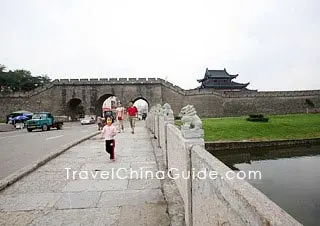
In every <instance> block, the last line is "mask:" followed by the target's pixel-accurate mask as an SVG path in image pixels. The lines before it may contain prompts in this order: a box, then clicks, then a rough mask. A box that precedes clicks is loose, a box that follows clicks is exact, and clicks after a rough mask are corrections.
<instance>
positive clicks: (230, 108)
mask: <svg viewBox="0 0 320 226" xmlns="http://www.w3.org/2000/svg"><path fill="white" fill-rule="evenodd" d="M110 96H116V97H118V98H119V100H120V101H121V102H123V103H124V105H127V103H128V102H129V101H130V100H133V101H136V100H138V99H143V100H145V101H147V102H148V104H149V106H153V105H155V104H158V103H159V104H163V103H166V102H168V103H171V106H172V109H173V111H174V114H175V115H176V114H177V113H178V111H179V109H181V107H182V106H185V105H187V104H188V103H192V104H193V105H194V106H195V108H196V110H197V112H198V114H199V115H200V116H202V117H209V116H211V117H221V116H239V115H247V114H251V113H264V114H286V113H302V112H307V111H309V110H310V111H313V110H315V108H319V107H320V90H310V91H284V92H258V91H256V90H249V91H241V92H240V91H217V90H198V89H192V90H184V89H182V88H180V87H178V86H176V85H173V84H172V83H170V82H167V81H165V80H163V79H159V78H109V79H108V78H101V79H90V80H89V79H70V80H69V79H60V80H54V81H53V82H51V83H50V84H47V85H45V86H43V87H39V88H37V89H35V90H33V91H30V92H24V93H14V94H10V95H0V119H1V120H4V119H5V116H6V115H7V114H9V113H10V112H12V111H15V110H22V109H23V110H28V111H31V112H35V111H51V112H52V113H53V114H54V115H72V113H73V112H74V111H76V109H77V107H79V106H82V107H83V110H84V113H85V114H100V111H101V107H102V104H103V102H104V101H105V100H106V99H107V98H109V97H110ZM307 99H309V100H310V101H311V102H312V103H314V106H315V107H310V106H308V105H307V104H306V100H307ZM309 103H310V102H309Z"/></svg>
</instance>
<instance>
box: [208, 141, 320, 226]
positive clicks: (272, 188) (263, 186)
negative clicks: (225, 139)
mask: <svg viewBox="0 0 320 226" xmlns="http://www.w3.org/2000/svg"><path fill="white" fill-rule="evenodd" d="M214 156H216V157H217V158H219V159H220V160H221V161H222V162H224V163H225V164H226V165H228V166H229V167H230V168H231V169H233V170H236V171H237V170H242V171H249V170H259V171H260V172H261V175H262V179H261V180H249V181H248V182H249V183H251V184H252V185H253V186H254V187H256V188H258V189H259V190H260V191H262V192H263V193H264V194H265V195H267V196H268V197H269V198H270V199H272V200H273V201H274V202H275V203H277V204H278V205H279V206H280V207H282V208H283V209H285V210H286V211H287V212H288V213H290V214H291V215H292V216H293V217H294V218H296V219H297V220H298V221H300V222H301V223H302V224H304V225H319V222H320V146H313V147H308V148H290V149H280V150H248V151H241V152H239V151H232V152H229V151H228V152H226V151H220V152H214Z"/></svg>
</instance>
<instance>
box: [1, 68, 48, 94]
mask: <svg viewBox="0 0 320 226" xmlns="http://www.w3.org/2000/svg"><path fill="white" fill-rule="evenodd" d="M5 69H6V67H5V66H4V65H1V64H0V84H1V86H0V92H4V93H10V92H17V91H30V90H33V89H35V88H37V87H39V86H42V85H44V84H46V83H49V82H50V81H51V80H50V78H49V77H48V76H47V75H42V76H35V77H34V76H32V74H31V72H30V71H27V70H24V69H19V70H14V71H12V70H9V71H8V72H5Z"/></svg>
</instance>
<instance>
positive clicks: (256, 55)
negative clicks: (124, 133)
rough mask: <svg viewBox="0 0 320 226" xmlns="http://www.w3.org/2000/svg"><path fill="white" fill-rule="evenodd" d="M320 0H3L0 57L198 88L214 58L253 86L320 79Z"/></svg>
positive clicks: (310, 83) (51, 70) (304, 84)
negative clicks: (199, 79) (167, 81)
mask: <svg viewBox="0 0 320 226" xmlns="http://www.w3.org/2000/svg"><path fill="white" fill-rule="evenodd" d="M317 9H318V10H319V3H318V2H317V1H315V0H314V1H312V0H306V1H302V0H292V1H291V0H284V1H281V2H279V1H275V0H265V1H262V0H261V1H253V0H251V1H250V0H243V1H236V0H234V1H230V0H227V1H209V0H208V1H204V0H202V1H191V0H188V1H186V0H175V1H169V0H162V1H150V0H135V1H129V0H127V1H102V0H101V1H97V0H96V1H84V0H82V1H75V0H74V1H71V0H67V1H65V0H60V1H44V0H43V1H40V0H38V1H35V0H34V1H28V2H26V1H22V0H20V1H18V0H13V1H9V0H5V1H2V11H3V13H2V14H1V15H0V36H1V42H0V63H2V64H5V65H6V66H7V67H9V68H10V69H16V68H25V69H27V70H30V71H31V72H32V73H33V74H48V75H49V76H50V77H52V78H78V77H79V78H87V77H162V78H165V77H168V80H169V81H171V82H173V83H175V84H177V85H180V86H181V87H182V88H194V87H196V86H197V85H198V84H197V82H196V79H198V78H201V77H203V75H204V72H205V68H206V67H208V68H210V69H223V68H226V69H227V70H228V72H230V73H234V74H237V73H239V74H240V75H239V77H238V79H237V80H236V81H238V82H242V83H245V82H248V81H250V82H251V84H250V87H249V88H252V89H259V90H274V89H275V90H291V89H295V90H296V89H319V87H320V78H319V75H318V74H319V72H320V66H318V65H320V62H319V61H320V56H319V55H320V54H319V53H320V44H319V42H318V40H320V35H319V31H318V30H319V29H317V28H318V27H319V25H320V21H319V16H318V15H317V11H318V10H317Z"/></svg>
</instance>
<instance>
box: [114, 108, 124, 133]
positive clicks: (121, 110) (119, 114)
mask: <svg viewBox="0 0 320 226" xmlns="http://www.w3.org/2000/svg"><path fill="white" fill-rule="evenodd" d="M116 111H117V115H116V119H117V123H118V128H117V129H118V133H120V132H123V119H124V112H125V109H124V107H122V105H121V102H119V103H118V107H117V108H116Z"/></svg>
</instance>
